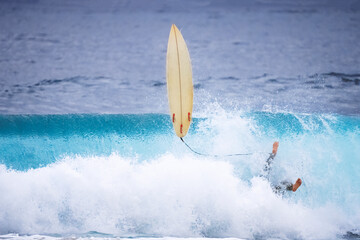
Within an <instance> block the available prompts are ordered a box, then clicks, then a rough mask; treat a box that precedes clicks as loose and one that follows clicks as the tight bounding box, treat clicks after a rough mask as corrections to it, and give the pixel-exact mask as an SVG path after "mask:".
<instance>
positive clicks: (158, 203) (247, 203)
mask: <svg viewBox="0 0 360 240" xmlns="http://www.w3.org/2000/svg"><path fill="white" fill-rule="evenodd" d="M0 192H1V193H2V196H1V198H0V234H7V233H9V232H10V233H11V232H13V233H19V234H64V235H66V234H72V233H79V234H81V233H86V232H89V231H98V232H103V233H109V234H114V235H115V236H139V235H145V236H172V237H201V236H205V237H238V238H252V237H254V236H267V237H280V238H289V237H290V238H306V239H325V238H331V237H334V236H335V235H336V234H338V233H340V232H341V231H342V230H343V229H344V228H345V229H346V227H348V226H349V224H348V221H347V220H346V218H345V216H344V213H342V211H341V210H339V209H336V207H335V206H331V205H327V206H323V207H321V208H309V207H306V205H305V204H303V203H301V202H296V201H295V200H294V199H291V198H290V199H287V198H282V197H281V196H278V195H276V194H274V192H273V191H272V189H271V187H270V183H269V182H267V181H266V180H264V179H263V178H260V177H253V178H252V179H251V181H250V182H247V181H242V180H241V179H239V178H238V177H236V176H235V174H234V167H233V165H231V164H230V163H228V162H223V161H218V160H213V159H204V158H201V159H197V158H194V157H193V156H192V155H187V156H184V157H181V158H177V157H174V156H173V155H171V154H167V155H163V156H161V157H159V158H158V159H153V160H151V161H150V160H149V161H147V162H142V163H138V162H137V160H136V159H125V158H122V157H120V156H118V155H116V154H113V155H111V156H109V157H81V156H78V157H76V158H70V157H67V158H64V159H63V160H62V161H60V162H58V163H55V164H52V165H49V166H47V167H44V168H39V169H34V170H29V171H27V172H17V171H12V170H7V169H6V168H4V167H2V168H0Z"/></svg>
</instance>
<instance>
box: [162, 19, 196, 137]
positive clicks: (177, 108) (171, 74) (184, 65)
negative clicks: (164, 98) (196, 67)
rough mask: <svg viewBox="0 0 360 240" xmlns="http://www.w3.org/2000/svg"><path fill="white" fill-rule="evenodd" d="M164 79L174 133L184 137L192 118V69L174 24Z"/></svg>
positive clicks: (186, 49) (184, 44) (185, 48)
mask: <svg viewBox="0 0 360 240" xmlns="http://www.w3.org/2000/svg"><path fill="white" fill-rule="evenodd" d="M166 81H167V90H168V99H169V107H170V116H171V121H172V122H173V126H174V129H175V132H176V135H177V136H178V137H184V136H185V135H186V134H187V132H188V130H189V127H190V123H191V119H192V108H193V83H192V69H191V60H190V54H189V51H188V48H187V46H186V43H185V40H184V38H183V36H182V34H181V33H180V31H179V29H178V28H177V27H176V26H175V24H173V25H172V26H171V30H170V35H169V41H168V48H167V55H166Z"/></svg>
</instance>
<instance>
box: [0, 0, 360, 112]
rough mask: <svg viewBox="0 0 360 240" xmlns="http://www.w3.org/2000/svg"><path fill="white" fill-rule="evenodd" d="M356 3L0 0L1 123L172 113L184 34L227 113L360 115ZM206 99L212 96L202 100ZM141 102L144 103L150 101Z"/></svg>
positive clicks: (198, 86) (207, 88)
mask: <svg viewBox="0 0 360 240" xmlns="http://www.w3.org/2000/svg"><path fill="white" fill-rule="evenodd" d="M359 9H360V7H359V3H358V1H347V2H343V1H316V2H312V1H302V2H301V3H293V2H281V3H280V2H271V1H269V2H263V1H241V2H239V1H230V0H228V1H217V0H212V1H202V2H199V1H170V2H162V1H152V2H151V3H148V2H147V1H107V2H106V4H105V3H101V2H100V1H61V2H58V1H28V2H21V1H1V3H0V56H1V57H0V72H1V74H0V112H1V113H7V114H8V113H15V114H18V113H38V114H49V113H144V112H146V113H154V112H156V113H166V112H167V109H168V107H167V99H166V86H165V83H166V80H165V57H166V47H167V40H168V34H169V31H170V30H169V29H170V26H171V24H172V23H175V24H177V26H178V27H179V28H180V29H181V31H182V33H183V36H184V38H185V40H186V42H187V44H188V48H189V51H190V55H191V58H192V63H193V73H194V84H195V108H198V109H199V108H201V107H202V106H201V102H203V100H202V95H204V94H205V95H206V94H207V93H210V94H211V96H212V99H213V98H214V97H217V102H219V103H221V104H223V105H224V106H223V107H225V108H226V109H232V108H233V107H234V105H235V106H239V107H240V108H242V109H244V108H246V109H251V110H264V109H266V110H268V108H280V109H286V110H289V111H296V112H310V113H312V112H316V113H323V112H327V113H329V112H330V113H332V112H335V113H342V114H359V113H360V108H359V106H360V104H359V95H360V90H359V89H360V86H359V79H360V70H359V66H360V62H359V61H360V60H359V59H360V48H359V47H358V45H359V44H358V39H359V38H360V30H359V27H358V23H359V22H360V15H359ZM204 92H205V93H204ZM144 100H145V101H144Z"/></svg>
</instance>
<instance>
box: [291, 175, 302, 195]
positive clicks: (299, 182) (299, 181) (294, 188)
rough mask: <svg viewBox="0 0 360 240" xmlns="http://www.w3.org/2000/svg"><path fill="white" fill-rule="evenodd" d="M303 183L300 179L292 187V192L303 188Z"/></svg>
mask: <svg viewBox="0 0 360 240" xmlns="http://www.w3.org/2000/svg"><path fill="white" fill-rule="evenodd" d="M301 183H302V181H301V179H300V178H298V179H297V180H296V182H295V183H294V184H293V186H292V191H293V192H296V190H297V189H298V188H299V187H300V186H301Z"/></svg>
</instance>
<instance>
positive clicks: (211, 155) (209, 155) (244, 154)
mask: <svg viewBox="0 0 360 240" xmlns="http://www.w3.org/2000/svg"><path fill="white" fill-rule="evenodd" d="M180 139H181V141H182V142H183V143H184V144H185V145H186V146H187V147H188V148H189V149H190V150H191V151H192V152H194V153H196V154H198V155H202V156H208V157H232V156H249V155H253V154H254V153H233V154H224V155H217V154H207V153H200V152H198V151H195V150H194V149H192V148H191V147H190V146H189V145H188V144H187V143H186V142H185V141H184V139H183V138H182V137H181V138H180Z"/></svg>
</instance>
